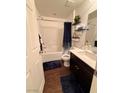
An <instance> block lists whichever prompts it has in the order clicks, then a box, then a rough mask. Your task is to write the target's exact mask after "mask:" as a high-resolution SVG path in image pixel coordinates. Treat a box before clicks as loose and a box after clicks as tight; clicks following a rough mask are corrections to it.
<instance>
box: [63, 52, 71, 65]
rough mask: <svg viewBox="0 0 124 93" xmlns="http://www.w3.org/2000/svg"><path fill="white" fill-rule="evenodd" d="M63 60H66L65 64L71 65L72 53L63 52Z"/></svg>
mask: <svg viewBox="0 0 124 93" xmlns="http://www.w3.org/2000/svg"><path fill="white" fill-rule="evenodd" d="M62 60H63V61H64V66H65V67H69V66H70V62H69V60H70V55H69V54H63V55H62Z"/></svg>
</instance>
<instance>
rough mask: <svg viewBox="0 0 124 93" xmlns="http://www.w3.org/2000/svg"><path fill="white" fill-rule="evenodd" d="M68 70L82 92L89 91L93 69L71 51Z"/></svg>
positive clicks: (86, 92) (88, 92)
mask: <svg viewBox="0 0 124 93" xmlns="http://www.w3.org/2000/svg"><path fill="white" fill-rule="evenodd" d="M70 70H71V72H72V73H74V75H75V77H76V78H77V81H78V82H79V84H80V86H81V88H82V90H83V91H84V93H90V87H91V83H92V78H93V73H94V69H92V68H91V67H90V66H88V65H87V64H86V63H85V62H83V61H82V60H81V59H79V58H78V57H76V56H75V55H74V54H73V53H71V59H70Z"/></svg>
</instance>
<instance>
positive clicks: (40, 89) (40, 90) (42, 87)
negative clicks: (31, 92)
mask: <svg viewBox="0 0 124 93" xmlns="http://www.w3.org/2000/svg"><path fill="white" fill-rule="evenodd" d="M44 85H45V80H43V81H42V82H41V85H40V88H39V93H43V90H44Z"/></svg>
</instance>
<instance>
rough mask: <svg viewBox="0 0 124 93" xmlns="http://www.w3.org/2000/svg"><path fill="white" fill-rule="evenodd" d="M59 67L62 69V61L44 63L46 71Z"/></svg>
mask: <svg viewBox="0 0 124 93" xmlns="http://www.w3.org/2000/svg"><path fill="white" fill-rule="evenodd" d="M59 67H61V61H60V60H55V61H50V62H46V63H43V68H44V71H47V70H51V69H55V68H59Z"/></svg>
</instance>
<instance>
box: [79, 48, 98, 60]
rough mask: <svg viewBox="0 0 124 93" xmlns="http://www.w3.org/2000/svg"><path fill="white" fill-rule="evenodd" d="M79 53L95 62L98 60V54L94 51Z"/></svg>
mask: <svg viewBox="0 0 124 93" xmlns="http://www.w3.org/2000/svg"><path fill="white" fill-rule="evenodd" d="M78 53H79V54H80V55H81V56H84V57H86V58H89V59H91V60H94V61H96V59H97V56H96V54H95V53H93V52H92V51H89V50H84V51H79V52H78Z"/></svg>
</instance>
